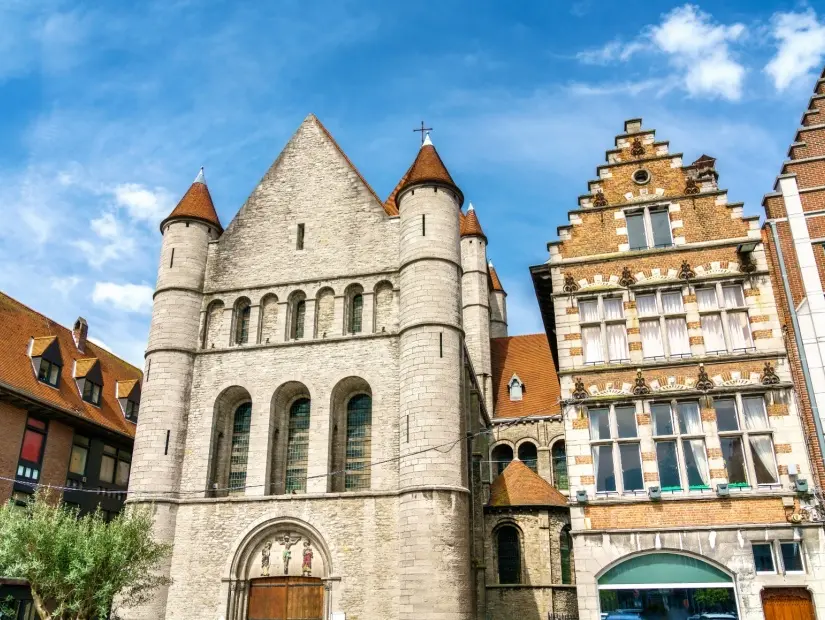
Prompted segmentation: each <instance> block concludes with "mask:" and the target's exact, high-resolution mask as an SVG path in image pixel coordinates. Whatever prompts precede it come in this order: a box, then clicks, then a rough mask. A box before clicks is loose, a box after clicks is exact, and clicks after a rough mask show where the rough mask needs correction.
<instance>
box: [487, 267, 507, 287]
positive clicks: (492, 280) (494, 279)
mask: <svg viewBox="0 0 825 620" xmlns="http://www.w3.org/2000/svg"><path fill="white" fill-rule="evenodd" d="M487 270H488V271H489V272H490V284H491V285H492V290H494V291H501V292H502V293H503V292H504V287H503V286H501V280H499V279H498V274H497V273H496V270H495V269H494V268H493V265H492V264H490V265H488V266H487Z"/></svg>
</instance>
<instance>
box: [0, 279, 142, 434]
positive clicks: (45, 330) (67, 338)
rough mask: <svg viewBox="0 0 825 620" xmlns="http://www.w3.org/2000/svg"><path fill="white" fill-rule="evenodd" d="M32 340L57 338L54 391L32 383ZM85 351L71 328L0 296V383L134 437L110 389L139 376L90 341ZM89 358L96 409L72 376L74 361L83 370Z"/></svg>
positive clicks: (38, 383) (4, 296)
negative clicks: (96, 382) (95, 370)
mask: <svg viewBox="0 0 825 620" xmlns="http://www.w3.org/2000/svg"><path fill="white" fill-rule="evenodd" d="M32 338H35V339H36V340H35V342H37V343H38V347H39V343H40V342H42V341H41V339H42V338H48V339H49V341H51V340H52V339H55V338H56V339H57V341H58V345H59V346H60V355H61V357H62V359H63V367H62V368H61V372H60V381H59V383H58V387H57V388H53V387H50V386H48V385H46V384H45V383H41V382H40V381H38V380H37V377H36V376H35V374H34V368H33V366H32V362H31V359H30V358H29V355H28V352H29V342H30V341H31V339H32ZM85 349H86V350H85V352H83V353H81V352H80V351H78V350H77V347H76V346H75V343H74V339H73V338H72V330H71V329H67V328H66V327H63V326H62V325H59V324H57V323H55V322H54V321H52V320H51V319H48V318H47V317H45V316H43V315H42V314H40V313H38V312H35V311H34V310H32V309H31V308H29V307H27V306H25V305H23V304H21V303H20V302H19V301H17V300H16V299H12V298H11V297H9V296H8V295H5V294H3V293H0V385H2V387H5V388H8V389H10V390H14V391H16V392H18V393H20V394H22V395H24V396H26V397H28V398H31V399H33V400H36V401H39V402H41V403H43V404H44V405H46V406H49V405H51V406H54V407H57V408H60V409H62V410H64V411H65V412H66V413H70V414H71V415H74V416H76V417H77V418H79V419H82V420H85V421H87V422H91V423H93V424H97V425H98V426H102V427H105V428H107V429H110V430H112V431H115V432H117V433H121V434H123V435H126V436H129V437H134V436H135V425H134V424H133V423H131V422H129V421H127V420H126V419H125V418H124V416H123V411H122V409H121V408H120V403H118V401H117V398H116V395H115V385H116V383H117V381H119V380H122V381H128V380H131V381H141V380H142V378H143V375H142V373H141V372H140V370H138V369H137V368H135V367H134V366H132V365H131V364H129V363H127V362H125V361H123V360H122V359H120V358H119V357H117V356H115V355H114V354H112V353H110V352H109V351H107V350H105V349H103V348H101V347H99V346H97V345H96V344H94V343H92V342H89V341H87V342H86V347H85ZM90 357H94V358H96V361H97V362H98V363H99V364H100V370H101V372H102V375H103V390H102V393H101V398H100V407H95V406H94V405H91V404H89V403H87V402H85V401H84V400H83V399H82V398H81V397H80V393H79V392H78V390H77V384H76V383H75V380H74V377H72V371H73V369H74V366H75V364H74V362H75V361H78V362H80V363H79V364H78V365H79V366H83V365H85V360H88V359H89V358H90ZM93 361H94V360H93Z"/></svg>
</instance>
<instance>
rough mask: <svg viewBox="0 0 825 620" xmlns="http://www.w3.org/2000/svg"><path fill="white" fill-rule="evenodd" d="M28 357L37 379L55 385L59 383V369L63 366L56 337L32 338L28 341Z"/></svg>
mask: <svg viewBox="0 0 825 620" xmlns="http://www.w3.org/2000/svg"><path fill="white" fill-rule="evenodd" d="M29 357H31V361H32V366H33V367H34V373H35V375H36V376H37V380H38V381H40V382H41V383H45V384H46V385H50V386H52V387H57V386H58V384H59V383H60V369H61V367H62V366H63V359H62V358H61V356H60V346H59V345H58V343H57V337H56V336H46V337H43V338H32V339H31V342H30V343H29Z"/></svg>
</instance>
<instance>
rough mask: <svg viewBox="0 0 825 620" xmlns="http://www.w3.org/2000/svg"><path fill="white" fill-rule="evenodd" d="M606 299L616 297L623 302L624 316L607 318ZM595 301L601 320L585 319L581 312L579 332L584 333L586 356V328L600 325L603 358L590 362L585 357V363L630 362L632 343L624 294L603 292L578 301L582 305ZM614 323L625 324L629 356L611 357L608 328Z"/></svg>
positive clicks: (591, 364)
mask: <svg viewBox="0 0 825 620" xmlns="http://www.w3.org/2000/svg"><path fill="white" fill-rule="evenodd" d="M605 299H616V300H618V301H619V302H620V303H621V304H622V318H621V319H606V318H605V312H604V300H605ZM589 301H595V302H596V304H597V308H598V314H599V320H598V321H583V320H582V319H581V314H579V333H581V335H582V358H585V350H584V346H585V343H584V330H585V328H588V327H598V328H599V339H600V340H601V345H602V359H601V360H600V361H594V362H588V361H587V360H586V358H585V361H584V364H585V366H598V365H600V364H629V363H630V343H629V342H628V341H627V311H626V310H625V307H624V302H625V299H624V296H623V295H617V294H616V293H603V294H601V295H593V296H587V297H582V298H580V299H579V300H578V301H577V304H578V305H579V306H580V305H581V303H582V302H585V303H586V302H589ZM613 325H623V326H624V342H625V353H627V357H624V358H621V359H616V360H613V359H610V347H609V346H608V342H607V328H608V326H613Z"/></svg>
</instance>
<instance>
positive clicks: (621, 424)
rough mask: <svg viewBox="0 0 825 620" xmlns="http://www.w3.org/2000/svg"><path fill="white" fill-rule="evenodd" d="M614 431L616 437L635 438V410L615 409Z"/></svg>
mask: <svg viewBox="0 0 825 620" xmlns="http://www.w3.org/2000/svg"><path fill="white" fill-rule="evenodd" d="M616 431H617V432H618V437H620V438H625V437H636V408H635V407H616Z"/></svg>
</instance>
